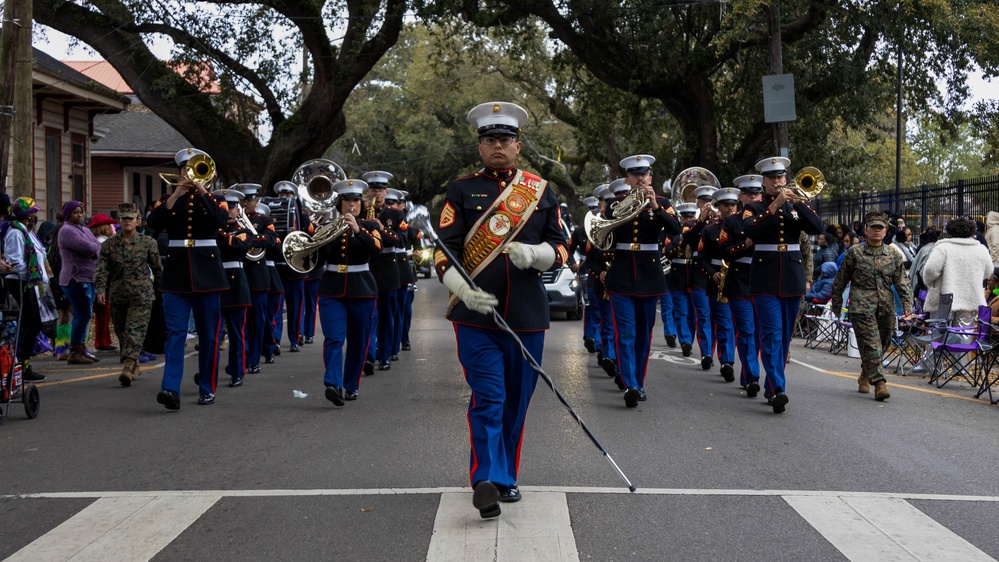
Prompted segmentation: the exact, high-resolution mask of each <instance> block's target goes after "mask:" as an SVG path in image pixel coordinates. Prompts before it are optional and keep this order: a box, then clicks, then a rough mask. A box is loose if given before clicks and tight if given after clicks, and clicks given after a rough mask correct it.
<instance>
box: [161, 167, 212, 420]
mask: <svg viewBox="0 0 999 562" xmlns="http://www.w3.org/2000/svg"><path fill="white" fill-rule="evenodd" d="M196 154H203V153H202V152H201V151H197V150H195V149H185V150H182V151H180V152H178V153H177V155H176V157H175V161H176V162H177V165H178V166H180V167H183V166H184V165H185V164H186V163H187V161H188V160H189V159H190V158H191V157H193V156H194V155H196ZM179 183H180V185H178V186H177V187H176V188H175V189H174V192H173V193H172V194H170V195H169V196H164V197H163V198H162V199H160V200H159V201H157V202H156V205H155V206H154V207H153V210H152V212H151V213H150V214H149V219H148V223H149V227H150V228H152V229H156V230H163V231H164V232H166V234H167V235H168V236H169V243H168V246H167V250H166V252H165V253H164V254H163V276H162V279H161V281H160V291H162V292H163V313H164V316H165V319H166V326H167V340H166V345H165V348H164V353H165V355H166V364H165V365H164V367H163V383H162V389H161V390H160V392H159V394H157V395H156V401H157V402H159V403H160V404H162V405H164V406H165V407H166V408H167V409H168V410H179V409H180V383H181V380H182V379H183V378H184V344H185V343H186V341H187V325H188V320H189V319H190V316H191V313H192V311H193V313H194V324H195V326H196V329H197V331H198V345H199V347H198V349H199V351H198V372H199V373H200V378H199V385H198V386H199V397H198V404H201V405H206V404H212V403H214V402H215V385H216V382H217V379H218V353H219V351H218V339H219V331H220V330H221V315H220V308H219V306H220V301H219V295H220V293H221V292H222V291H224V290H226V289H227V288H228V287H229V284H228V282H227V280H226V277H225V271H224V270H223V268H222V255H221V253H220V252H219V248H218V243H217V241H216V235H217V234H218V230H219V229H220V228H224V227H225V225H226V222H227V221H228V219H229V215H228V213H227V212H226V209H224V208H223V207H222V206H220V205H219V203H217V202H216V201H215V199H213V198H212V196H211V194H210V193H208V191H207V190H206V189H205V187H204V186H202V185H201V184H197V183H195V182H192V181H190V180H187V179H184V180H182V181H180V182H179Z"/></svg>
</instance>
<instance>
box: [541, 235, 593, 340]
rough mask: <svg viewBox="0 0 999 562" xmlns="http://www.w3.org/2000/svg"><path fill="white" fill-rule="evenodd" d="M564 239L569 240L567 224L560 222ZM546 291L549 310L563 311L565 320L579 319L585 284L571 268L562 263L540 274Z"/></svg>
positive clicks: (581, 311) (581, 313) (581, 314)
mask: <svg viewBox="0 0 999 562" xmlns="http://www.w3.org/2000/svg"><path fill="white" fill-rule="evenodd" d="M562 230H563V234H565V239H566V240H569V226H568V225H567V224H566V223H565V222H563V223H562ZM541 280H542V281H544V283H545V290H546V291H547V292H548V308H549V310H550V311H551V312H564V313H565V318H566V320H579V319H581V318H582V317H583V295H584V294H585V293H586V284H585V282H583V281H582V280H581V279H580V277H579V276H578V275H576V274H575V273H574V272H573V271H572V268H570V267H569V266H568V265H563V266H562V267H560V268H558V269H553V270H548V271H545V272H544V273H542V274H541Z"/></svg>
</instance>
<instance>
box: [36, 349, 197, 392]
mask: <svg viewBox="0 0 999 562" xmlns="http://www.w3.org/2000/svg"><path fill="white" fill-rule="evenodd" d="M197 354H198V352H197V351H192V352H191V353H187V354H185V355H184V359H187V358H188V357H194V356H195V355H197ZM163 365H166V361H160V362H159V363H156V364H154V365H142V371H143V372H146V371H148V370H151V369H159V368H160V367H162V366H163ZM83 370H96V369H73V372H77V371H83ZM120 374H121V371H109V372H107V373H103V374H100V375H89V376H85V377H74V378H71V379H66V380H61V381H49V382H38V383H35V386H39V387H41V386H55V385H57V384H68V383H71V382H83V381H92V380H95V379H106V378H108V377H117V376H118V375H120Z"/></svg>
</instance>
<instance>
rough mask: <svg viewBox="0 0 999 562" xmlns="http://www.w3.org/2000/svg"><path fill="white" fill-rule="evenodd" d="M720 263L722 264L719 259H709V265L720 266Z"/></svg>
mask: <svg viewBox="0 0 999 562" xmlns="http://www.w3.org/2000/svg"><path fill="white" fill-rule="evenodd" d="M721 264H722V261H721V260H711V265H717V266H718V267H721Z"/></svg>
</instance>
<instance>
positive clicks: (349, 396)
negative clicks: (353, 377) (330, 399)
mask: <svg viewBox="0 0 999 562" xmlns="http://www.w3.org/2000/svg"><path fill="white" fill-rule="evenodd" d="M343 399H344V400H357V391H356V390H348V391H346V392H345V393H344V395H343Z"/></svg>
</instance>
